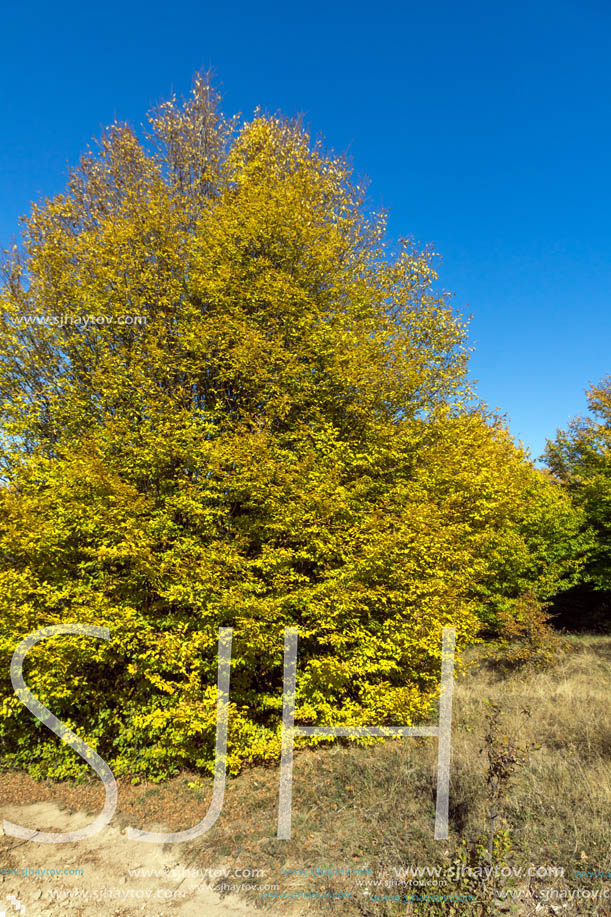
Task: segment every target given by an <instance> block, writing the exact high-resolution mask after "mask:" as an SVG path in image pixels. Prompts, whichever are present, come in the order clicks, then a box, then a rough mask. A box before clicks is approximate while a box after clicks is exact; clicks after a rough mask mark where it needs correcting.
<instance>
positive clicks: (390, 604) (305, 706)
mask: <svg viewBox="0 0 611 917" xmlns="http://www.w3.org/2000/svg"><path fill="white" fill-rule="evenodd" d="M435 279H436V277H435V273H434V271H433V268H432V264H431V256H430V254H429V253H427V252H426V251H424V252H423V251H419V250H417V249H415V248H413V247H412V246H410V245H408V244H403V243H401V244H398V245H397V246H395V247H393V246H390V245H389V243H388V242H387V240H386V238H385V225H384V219H383V217H382V216H380V215H376V214H372V213H371V212H370V211H369V209H368V207H367V201H366V197H365V194H364V192H363V190H362V189H361V188H360V187H359V186H358V185H357V184H355V182H354V180H353V178H352V175H351V172H350V169H349V168H348V166H347V164H346V162H345V161H344V160H342V159H341V158H339V157H336V156H332V155H329V154H327V153H325V151H324V150H323V148H322V147H321V146H320V145H317V144H313V143H312V142H311V141H310V138H309V137H308V135H307V133H306V131H305V130H304V129H303V127H302V126H301V125H300V124H299V123H295V122H291V121H287V120H284V119H282V118H280V117H269V116H264V115H262V114H260V113H255V116H254V117H253V119H252V120H250V121H248V122H246V123H238V122H237V121H234V120H226V119H224V118H223V117H222V115H221V114H220V111H219V108H218V99H217V97H216V95H215V93H214V91H213V90H212V89H211V88H210V86H209V84H208V82H207V80H205V79H200V78H198V79H197V80H196V83H195V87H194V91H193V94H192V96H191V97H190V99H189V100H187V101H186V102H185V103H184V104H180V103H178V102H177V101H176V100H171V101H170V102H168V103H166V104H164V105H162V106H161V107H160V108H159V109H158V110H156V111H155V112H153V114H152V115H151V116H150V119H149V127H148V130H147V133H146V134H145V136H143V137H141V138H139V137H138V135H137V133H136V132H135V131H134V130H132V129H130V128H129V127H127V126H121V125H114V126H113V127H112V128H111V129H110V130H108V131H107V132H106V133H105V134H104V136H103V138H102V140H101V144H100V148H99V150H97V151H96V152H93V153H88V154H87V155H86V156H84V157H83V159H82V161H81V163H80V165H79V167H78V168H77V169H76V170H74V172H73V173H72V174H71V175H70V178H69V183H68V186H67V189H66V191H65V192H64V193H63V194H59V195H57V196H56V197H54V198H52V199H51V200H46V201H44V202H42V203H40V204H37V205H35V206H34V207H33V209H32V212H31V215H30V216H29V217H28V218H27V219H26V220H25V222H24V236H23V242H22V245H21V247H20V248H19V249H18V250H15V252H14V253H12V254H9V257H8V259H7V265H6V282H5V284H4V287H3V289H2V292H1V296H0V306H1V316H2V335H3V336H2V344H1V347H0V434H1V436H2V441H1V443H0V447H1V449H0V463H1V474H2V478H3V485H2V488H1V489H0V526H1V527H0V606H1V612H2V625H1V626H2V631H1V634H0V658H1V661H2V668H3V671H4V676H3V679H4V680H3V694H4V700H3V706H2V708H1V713H0V732H1V735H2V738H3V743H4V744H3V748H4V753H5V755H6V756H8V757H9V758H11V757H12V759H13V760H16V761H20V762H24V763H27V766H28V767H30V769H31V770H32V771H33V772H34V773H48V774H55V775H62V774H71V773H76V772H78V770H79V767H81V766H84V765H82V762H81V761H80V759H78V758H77V757H76V755H74V753H73V752H71V751H70V750H69V749H67V748H66V747H65V746H61V745H60V744H59V743H58V742H57V741H56V739H55V738H54V737H53V736H50V735H49V734H48V733H47V732H46V730H44V729H39V728H36V727H37V726H38V724H36V723H34V722H33V721H32V718H31V716H30V715H29V714H28V713H27V712H25V711H24V710H23V708H22V707H21V706H20V703H19V701H18V700H17V698H16V697H15V696H14V695H13V693H12V689H11V685H10V682H9V679H8V662H9V659H10V654H11V652H12V651H13V650H14V648H15V646H16V645H17V643H18V642H19V641H20V640H21V639H22V638H23V637H24V636H25V635H26V634H28V633H31V632H32V631H34V630H35V629H37V628H39V627H41V626H44V625H48V624H56V623H61V622H73V621H78V622H81V623H91V624H98V625H104V626H107V627H108V628H109V629H110V632H111V640H110V642H109V643H101V642H99V641H98V642H96V641H94V640H90V639H85V638H83V637H76V636H75V637H61V638H58V639H54V640H50V641H46V642H45V643H44V644H41V645H39V646H38V647H36V648H34V649H33V650H32V651H31V652H30V654H29V655H28V663H27V666H26V677H27V680H28V683H29V685H30V686H31V688H32V690H34V692H35V693H37V694H38V695H39V696H40V697H41V699H42V700H43V701H44V702H45V703H46V704H47V706H48V707H50V708H51V709H52V710H53V712H54V713H56V714H57V715H58V716H60V718H62V719H63V720H64V721H66V722H67V723H68V724H69V725H71V726H72V727H73V728H74V729H75V730H77V731H79V733H80V734H81V735H82V736H83V738H85V740H86V741H88V742H89V743H90V744H91V745H93V746H94V747H96V748H97V749H98V750H99V751H100V753H101V754H103V755H104V756H105V757H106V758H107V760H108V761H109V763H110V764H111V766H112V767H113V768H114V769H115V771H116V772H120V771H124V772H125V771H127V772H132V773H146V774H149V775H164V774H168V773H172V772H175V771H176V770H177V769H178V768H180V767H183V766H189V767H201V768H207V767H209V766H210V762H211V760H212V757H213V748H214V727H215V699H216V646H217V635H218V628H219V627H220V626H232V627H233V628H234V653H233V668H232V682H231V706H230V733H229V739H230V745H229V765H230V767H231V769H232V770H236V769H237V768H239V766H240V764H241V762H243V761H244V760H247V759H261V758H270V757H274V756H275V755H276V754H277V752H278V748H279V724H280V712H281V691H282V650H283V631H284V628H285V627H286V626H287V625H297V626H298V627H299V631H300V644H299V659H298V689H297V718H298V721H300V722H307V723H318V724H327V723H331V724H382V723H392V722H398V723H401V724H406V723H410V722H415V721H417V719H418V718H419V717H422V716H425V715H426V713H427V709H428V705H429V702H430V699H431V697H432V696H433V694H434V692H435V689H436V686H437V684H438V680H439V662H440V651H441V628H442V626H443V625H445V624H453V625H455V626H456V628H457V639H458V647H459V648H460V647H463V646H464V645H465V644H466V643H468V642H469V641H472V640H473V639H474V638H475V637H476V634H477V633H478V630H479V628H480V627H481V624H482V622H486V623H487V624H488V625H493V624H494V620H495V614H496V613H497V612H498V610H499V609H500V608H503V609H504V610H507V609H508V608H509V609H511V607H513V603H515V602H516V601H517V600H518V599H519V596H520V595H521V594H522V593H523V592H524V591H525V590H530V591H534V592H535V593H537V594H538V595H540V596H546V595H549V594H550V593H552V592H553V591H554V589H555V588H556V587H557V585H558V583H560V582H566V581H569V580H570V578H571V576H572V575H573V574H574V571H575V570H576V569H577V566H578V560H576V557H575V551H574V544H575V533H576V531H577V527H578V523H579V520H578V519H577V518H576V515H575V513H574V512H573V510H572V509H571V506H570V504H569V502H568V500H567V498H566V496H565V495H564V494H563V493H562V491H561V489H560V488H558V487H556V486H554V484H553V483H552V482H550V481H549V480H548V479H546V478H545V477H544V476H543V475H542V474H541V473H540V472H538V471H537V470H536V469H535V468H534V467H533V466H532V464H531V463H530V461H529V460H528V457H527V456H526V455H525V454H524V452H523V451H522V450H521V449H520V448H518V447H516V446H515V445H514V443H513V441H512V440H511V438H510V437H509V435H508V433H507V431H506V429H505V428H504V426H503V424H502V423H501V422H500V421H499V420H498V419H496V418H494V417H492V416H490V415H488V413H487V412H486V411H485V409H484V408H483V407H482V406H481V405H479V404H478V403H477V402H476V401H475V400H474V398H473V394H472V392H471V390H470V388H469V384H468V381H467V356H468V353H467V347H466V342H465V328H464V326H463V324H462V322H461V321H460V319H459V317H458V316H457V314H456V313H454V312H453V310H452V309H451V307H450V304H449V302H448V301H447V299H446V298H445V297H444V296H442V295H439V294H437V293H435V291H434V286H433V285H434V282H435ZM136 316H137V318H136ZM84 317H85V318H86V317H90V318H86V320H85V318H84Z"/></svg>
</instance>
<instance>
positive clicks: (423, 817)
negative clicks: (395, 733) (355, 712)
mask: <svg viewBox="0 0 611 917" xmlns="http://www.w3.org/2000/svg"><path fill="white" fill-rule="evenodd" d="M569 640H570V643H571V645H572V649H571V651H570V652H569V653H567V655H566V656H565V657H563V658H562V660H561V661H560V663H559V664H558V666H557V667H556V668H555V669H554V670H553V671H551V672H541V673H536V672H527V671H524V670H522V671H514V672H512V673H510V674H503V673H502V672H500V671H498V670H495V669H493V668H490V667H489V666H488V665H487V664H486V661H485V648H484V647H476V648H475V649H474V650H473V651H472V653H471V661H472V663H473V664H472V666H471V667H470V668H469V669H468V671H467V672H466V674H464V675H463V676H461V677H460V678H459V679H458V681H457V684H456V690H455V702H454V717H453V752H452V754H453V758H452V767H451V796H450V805H451V811H450V837H449V840H448V841H435V840H434V839H433V819H434V806H435V786H436V770H435V768H436V745H437V743H436V740H434V739H416V740H414V739H406V740H396V741H390V742H386V743H383V744H380V743H378V744H375V745H372V746H370V747H359V748H357V747H354V746H352V747H350V746H346V745H344V746H343V747H341V746H338V745H334V746H331V747H323V748H320V747H319V748H318V749H316V750H305V751H303V752H300V753H299V754H297V755H296V760H295V767H294V790H293V837H292V839H291V840H290V841H277V840H276V839H275V829H276V818H277V794H278V769H277V767H269V768H263V767H260V768H253V769H251V770H249V771H247V772H245V773H243V774H242V775H241V776H239V777H238V778H236V779H234V780H231V781H230V782H229V784H228V788H227V793H226V798H225V803H224V806H223V811H222V814H221V817H220V819H219V821H218V822H217V824H216V825H215V826H214V827H213V828H212V829H211V830H210V832H208V833H207V834H206V835H204V836H202V837H200V838H198V839H197V840H196V841H194V842H192V843H191V844H190V845H189V849H188V851H185V854H186V859H187V860H188V861H189V862H192V863H193V865H194V866H196V865H199V866H217V865H221V864H223V865H229V864H231V865H232V866H233V867H234V868H240V867H241V868H248V869H253V868H259V869H264V870H265V879H264V880H261V879H258V880H257V879H255V880H253V881H255V882H261V881H265V882H268V883H269V882H277V883H278V884H279V887H280V890H281V891H282V892H286V893H287V895H288V896H289V897H287V898H284V899H283V900H282V902H281V903H280V907H281V910H282V912H283V913H287V914H289V913H314V914H315V913H334V914H340V915H346V917H348V915H363V917H364V915H381V917H391V915H398V914H410V913H413V914H420V913H423V914H431V915H434V914H452V913H456V914H466V915H468V914H487V913H499V912H503V906H502V905H501V904H499V903H498V902H497V904H496V905H494V904H491V903H490V887H488V889H487V891H484V889H483V888H482V885H481V882H479V881H477V880H476V881H463V882H462V883H459V884H457V883H454V882H451V883H449V884H448V885H445V886H443V887H442V890H443V891H446V892H449V893H450V894H457V893H459V894H474V895H475V896H476V898H477V901H476V902H475V903H473V904H468V903H467V902H465V901H462V902H460V903H459V902H454V903H451V902H448V901H446V902H445V903H441V902H440V903H433V902H432V901H430V900H429V901H428V902H426V903H405V899H404V900H403V901H401V902H393V901H391V900H388V899H387V900H380V899H379V898H378V900H375V896H381V895H405V894H406V893H407V892H408V891H409V890H410V888H412V889H415V888H417V886H415V885H414V886H409V885H405V884H403V885H401V884H396V881H395V884H393V885H391V886H383V885H377V886H376V885H373V884H370V886H369V888H367V883H366V882H365V884H361V885H358V884H357V880H356V879H355V876H354V874H353V875H346V874H344V875H341V874H336V875H334V876H329V875H328V874H327V875H324V874H322V873H321V874H319V875H317V876H313V875H311V874H310V870H316V869H319V870H329V869H336V870H338V869H339V870H343V871H344V873H346V871H349V870H352V871H353V873H354V871H357V870H372V877H373V879H374V881H377V880H380V879H381V880H396V875H395V873H394V868H395V867H403V866H407V865H410V864H411V865H413V866H433V865H440V866H442V867H447V866H450V865H451V864H452V863H453V862H456V861H460V862H461V863H463V864H468V863H470V864H471V866H474V865H478V864H479V865H481V864H482V863H483V862H484V861H483V859H482V856H483V854H482V851H481V850H479V851H478V849H477V844H478V842H483V841H484V840H485V835H486V831H487V827H488V819H487V809H488V802H487V782H486V776H487V758H486V754H485V753H482V751H481V749H482V747H483V745H484V735H485V733H486V730H487V726H486V716H487V713H488V711H489V709H490V708H489V706H488V704H487V703H486V700H487V699H489V700H492V701H497V702H499V703H500V704H501V706H502V709H503V715H502V724H503V730H504V732H505V733H506V734H507V735H508V736H509V737H514V736H519V738H518V739H517V740H516V741H518V743H519V744H521V745H522V744H528V743H529V742H532V743H536V744H538V745H539V746H540V747H539V748H538V749H536V750H532V751H531V752H530V753H529V755H528V760H527V761H526V762H525V763H524V764H523V765H521V766H519V767H518V769H517V770H516V772H515V776H514V780H513V782H512V785H511V787H510V789H509V792H508V796H507V799H506V801H505V802H504V803H503V805H502V807H501V808H502V811H501V818H500V823H499V826H498V827H499V828H500V829H501V830H503V831H504V832H505V834H504V838H505V840H504V847H505V849H504V850H499V851H498V853H497V862H498V864H499V865H509V866H520V865H521V866H548V865H554V866H557V867H563V868H564V870H565V875H564V877H563V878H553V879H542V878H534V879H533V880H531V881H530V891H531V893H532V894H533V895H534V896H535V897H534V898H531V899H528V900H526V899H523V900H521V901H520V902H519V903H517V904H516V905H515V907H514V912H515V913H518V914H530V913H534V912H535V906H536V905H537V903H538V904H539V909H538V911H537V913H548V914H551V913H554V911H552V910H551V909H550V907H549V904H550V903H551V904H554V905H556V906H560V905H565V906H564V907H562V909H561V913H563V914H573V913H575V914H577V913H579V914H595V915H609V914H611V891H610V892H609V898H608V899H607V901H606V903H605V902H604V901H603V902H601V903H598V902H593V901H592V899H589V900H584V901H581V902H577V901H575V900H574V901H573V902H569V903H568V904H567V901H566V900H565V899H563V898H559V899H550V901H549V902H548V903H547V904H545V903H543V899H542V895H543V894H545V890H546V889H550V888H554V889H556V891H557V892H560V891H562V890H563V889H565V890H566V889H570V890H573V891H574V890H575V889H576V888H577V887H578V886H581V888H582V889H584V888H585V889H602V888H608V889H611V882H610V881H608V879H607V880H604V879H601V878H578V877H576V876H575V875H574V870H576V869H577V870H586V869H598V870H609V871H610V872H609V876H611V831H610V827H609V824H610V821H611V819H610V817H609V816H610V814H611V719H610V716H609V688H610V686H611V637H571V638H569ZM525 707H528V708H530V710H531V715H530V716H527V715H526V714H525V713H524V712H523V710H524V708H525ZM3 781H4V792H3V797H4V799H5V801H6V802H8V801H10V798H11V796H13V797H15V796H16V795H19V796H21V797H23V794H24V793H26V798H27V799H28V800H29V799H32V800H34V799H36V798H46V799H54V800H56V801H58V802H63V804H64V805H69V806H70V807H72V808H86V807H91V808H92V810H95V809H97V810H98V811H99V807H100V805H101V802H102V795H103V794H102V793H101V792H100V785H99V784H92V785H91V786H90V787H89V786H82V787H67V786H66V785H61V786H57V785H50V784H46V785H45V784H33V782H32V781H30V779H29V778H26V777H23V775H15V774H12V775H11V774H6V775H4V777H3ZM193 784H195V785H193ZM208 800H209V783H208V782H207V781H205V780H201V779H200V778H197V777H195V776H193V775H182V776H181V777H178V778H176V779H174V780H172V781H170V782H168V783H166V784H164V785H161V786H153V785H148V786H145V785H141V786H136V787H133V786H130V785H129V784H126V783H122V784H121V785H120V802H119V810H118V813H117V816H116V818H118V819H119V820H123V821H125V822H127V823H130V824H132V825H140V826H142V827H146V825H147V823H148V824H152V823H153V822H155V823H159V822H164V823H166V824H169V825H170V826H171V828H173V829H180V828H185V827H189V826H191V825H192V824H194V823H195V822H196V821H197V820H198V819H199V818H201V817H203V815H204V814H205V812H206V810H207V807H208ZM293 869H294V870H304V871H305V874H301V875H298V874H297V875H296V874H293V875H286V874H283V873H282V870H285V871H286V870H293ZM360 881H363V879H362V877H361V878H360ZM528 885H529V881H528V880H526V879H515V880H513V879H502V878H501V879H500V880H499V881H498V882H497V888H504V887H505V888H507V887H513V888H526V887H527V886H528ZM438 888H439V887H438ZM435 890H436V889H435V888H434V887H433V886H431V887H429V888H428V892H429V893H434V892H435ZM423 891H427V890H426V889H423ZM311 893H322V894H323V895H327V893H328V894H329V895H334V894H335V895H338V894H351V895H352V897H350V898H346V899H339V898H335V899H333V898H331V897H318V898H314V897H313V898H306V897H304V896H306V895H310V894H311ZM292 895H298V896H300V897H299V899H298V900H292V899H291V896H292ZM251 902H252V906H253V910H254V909H255V908H256V907H259V906H267V905H268V903H269V902H265V901H264V900H263V899H262V898H261V895H260V893H252V898H251ZM486 902H488V903H486ZM276 906H278V902H277V903H276ZM452 908H454V910H452Z"/></svg>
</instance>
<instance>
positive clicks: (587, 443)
mask: <svg viewBox="0 0 611 917" xmlns="http://www.w3.org/2000/svg"><path fill="white" fill-rule="evenodd" d="M586 395H587V399H588V407H589V409H590V416H588V417H577V418H575V419H574V420H573V421H571V423H570V424H569V427H568V430H559V431H558V433H557V435H556V439H555V440H553V441H551V440H548V442H547V448H546V453H545V457H546V461H547V464H548V466H549V468H550V469H551V471H552V472H553V474H554V475H556V477H557V478H558V479H559V480H560V481H561V482H562V483H563V485H564V486H565V488H566V490H567V492H568V493H569V494H570V496H571V498H572V499H573V501H574V503H575V504H576V505H577V506H578V507H580V509H581V510H582V511H583V513H584V515H585V520H586V524H587V526H588V528H589V530H590V533H591V534H592V536H593V537H592V544H591V547H590V551H589V559H588V565H587V570H586V577H585V578H586V581H589V582H591V583H593V584H594V585H595V586H596V587H597V588H598V589H607V590H608V589H611V376H607V377H606V378H605V379H603V381H602V382H601V383H600V384H599V385H592V386H591V387H590V389H589V390H588V391H587V393H586Z"/></svg>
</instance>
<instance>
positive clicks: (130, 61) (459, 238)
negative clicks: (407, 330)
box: [0, 0, 611, 455]
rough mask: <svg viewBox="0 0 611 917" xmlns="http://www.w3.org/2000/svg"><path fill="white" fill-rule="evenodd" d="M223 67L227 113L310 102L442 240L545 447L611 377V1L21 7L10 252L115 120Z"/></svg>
mask: <svg viewBox="0 0 611 917" xmlns="http://www.w3.org/2000/svg"><path fill="white" fill-rule="evenodd" d="M208 67H212V68H214V70H215V71H216V74H217V79H218V84H219V86H220V88H221V90H222V91H223V93H224V105H223V108H224V110H225V112H226V113H229V114H231V113H234V112H235V111H241V112H242V113H244V114H245V115H248V114H250V113H251V112H252V110H253V109H254V108H255V107H256V106H257V105H261V106H262V107H263V108H264V109H266V110H272V111H274V110H277V109H280V110H282V111H284V112H285V113H287V114H295V113H303V114H304V115H305V118H306V121H307V123H308V124H309V126H310V128H311V130H312V132H313V133H314V134H322V135H324V136H325V138H326V140H327V143H328V145H329V146H331V147H332V148H334V149H335V150H338V151H347V152H348V153H349V155H350V157H351V159H352V161H353V163H354V165H355V168H356V169H357V170H358V171H359V172H360V173H366V174H367V175H368V176H369V178H370V181H371V187H370V191H371V194H372V197H373V201H374V203H375V204H376V205H380V204H381V205H382V206H384V207H387V208H389V209H390V211H391V221H390V228H391V231H392V233H393V235H395V236H398V235H412V236H414V237H415V238H416V239H417V240H418V241H420V242H423V243H425V242H430V243H432V244H433V245H434V247H435V249H436V251H438V252H440V253H441V255H442V256H443V263H442V264H441V265H440V272H441V278H440V285H441V286H442V287H443V288H445V289H447V290H451V291H453V292H454V293H455V294H456V296H455V300H454V302H455V305H456V307H457V308H460V309H462V310H463V311H465V312H469V313H472V314H473V320H472V324H471V337H472V342H473V344H474V345H475V346H476V351H475V354H474V356H473V360H472V369H473V373H474V375H475V376H476V377H477V378H478V379H479V391H480V394H481V395H482V396H483V397H484V398H485V400H486V401H488V403H489V404H490V405H491V406H493V407H497V408H499V409H501V410H502V411H503V412H505V413H506V414H507V415H508V418H509V421H510V427H511V429H512V431H513V433H514V435H515V436H516V437H518V438H520V439H522V441H523V442H524V443H525V444H526V445H528V446H529V447H530V448H531V450H532V451H533V454H534V455H538V454H539V453H540V452H541V450H542V448H543V445H544V441H545V437H546V436H548V435H553V433H554V431H555V429H556V428H557V427H558V426H563V425H565V424H566V422H567V420H568V419H569V418H570V417H571V416H572V415H573V414H575V413H579V412H582V411H583V410H584V407H585V399H584V395H583V390H584V388H585V387H586V386H587V385H588V383H589V382H592V381H598V380H599V379H600V378H601V377H602V376H603V375H604V374H605V373H607V372H611V347H610V339H611V333H610V332H611V258H610V253H611V220H610V215H611V157H610V147H611V5H610V4H609V2H608V0H573V2H565V0H553V2H551V0H533V2H530V3H517V4H516V3H512V4H499V3H492V2H490V0H486V2H484V0H461V2H458V0H454V2H450V0H438V2H436V3H430V2H422V3H414V2H412V0H405V2H396V3H390V4H389V3H380V2H378V3H368V4H363V5H359V3H358V2H357V3H350V4H348V3H341V4H339V3H324V4H323V3H320V2H318V0H317V2H315V3H314V4H309V5H307V6H306V5H303V6H299V7H298V8H296V9H290V8H288V7H286V6H285V5H284V4H282V5H281V4H280V3H275V4H274V3H273V4H269V3H268V4H265V3H258V4H254V3H253V4H249V5H235V4H232V5H230V6H229V7H228V8H227V9H226V10H223V8H222V5H221V3H216V4H206V3H195V2H186V0H174V2H173V3H170V4H168V3H167V2H164V3H160V2H157V0H149V2H146V3H145V2H142V0H136V2H133V0H131V2H130V0H124V2H122V3H117V2H116V0H110V2H107V3H105V4H87V3H83V2H82V0H81V2H80V3H78V4H77V3H74V2H72V0H68V2H62V3H59V4H51V3H47V2H45V3H42V2H40V0H33V2H30V3H29V4H25V5H23V6H22V8H19V4H16V3H13V4H10V5H5V6H4V9H3V14H2V29H1V37H0V74H1V85H2V90H3V91H2V98H1V100H0V124H1V125H2V143H1V145H0V171H1V179H0V245H1V247H2V248H6V247H8V243H9V242H10V241H11V238H12V237H13V236H14V235H15V234H16V233H17V231H18V228H17V220H18V217H19V216H20V215H21V214H23V213H26V212H28V210H29V205H30V201H31V200H32V199H35V198H38V197H39V196H41V195H43V196H44V195H49V194H52V193H54V192H56V191H60V190H62V188H63V186H64V184H65V176H66V164H67V163H70V164H74V163H75V162H76V161H77V159H78V156H79V154H80V153H81V152H82V151H83V149H84V148H85V146H86V145H87V144H88V143H89V141H90V140H91V138H92V137H94V136H97V135H98V134H99V132H100V129H101V128H102V127H103V126H104V125H106V124H108V123H110V122H111V121H112V120H113V119H114V118H115V117H116V118H118V119H119V120H127V121H130V122H131V123H133V124H139V123H140V122H141V121H143V119H144V114H145V112H146V110H147V109H148V108H149V107H150V106H151V104H154V103H157V102H160V101H163V99H165V98H167V96H168V95H169V94H170V93H171V91H172V90H175V91H176V92H177V93H179V94H181V93H187V92H188V91H189V88H190V84H191V78H192V75H193V73H194V72H195V71H196V70H198V69H207V68H208Z"/></svg>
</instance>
